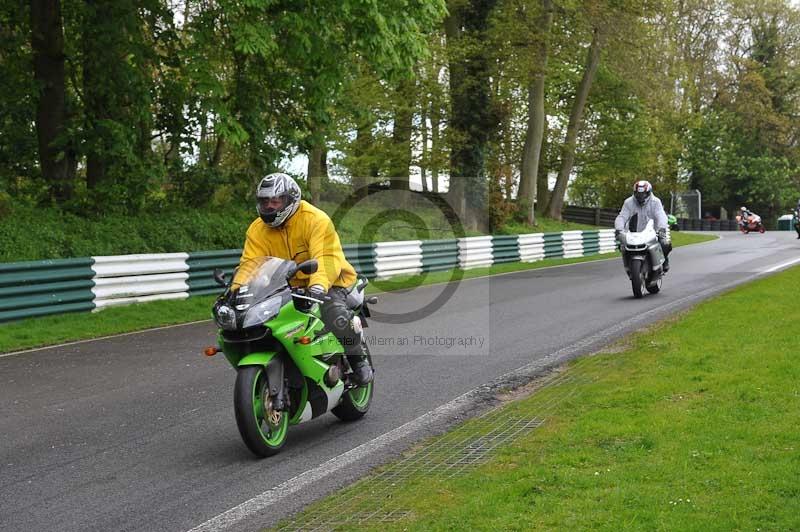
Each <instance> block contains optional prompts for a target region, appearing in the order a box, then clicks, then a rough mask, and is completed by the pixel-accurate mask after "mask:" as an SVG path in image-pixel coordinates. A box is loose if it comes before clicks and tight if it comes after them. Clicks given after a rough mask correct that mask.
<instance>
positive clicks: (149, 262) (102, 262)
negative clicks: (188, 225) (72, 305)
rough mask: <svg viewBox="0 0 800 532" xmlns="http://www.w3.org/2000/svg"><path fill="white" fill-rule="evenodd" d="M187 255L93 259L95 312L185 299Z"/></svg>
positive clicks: (186, 290)
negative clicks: (107, 308) (130, 304)
mask: <svg viewBox="0 0 800 532" xmlns="http://www.w3.org/2000/svg"><path fill="white" fill-rule="evenodd" d="M188 257H189V254H188V253H154V254H147V255H114V256H105V257H93V259H94V261H95V263H94V264H93V265H92V270H94V272H95V276H94V287H93V288H92V293H94V304H95V307H96V308H95V310H99V309H102V308H105V307H109V306H114V305H125V304H128V303H140V302H144V301H154V300H158V299H179V298H185V297H189V285H188V284H187V283H186V280H187V279H188V278H189V273H188V270H189V265H188V264H187V263H186V259H187V258H188Z"/></svg>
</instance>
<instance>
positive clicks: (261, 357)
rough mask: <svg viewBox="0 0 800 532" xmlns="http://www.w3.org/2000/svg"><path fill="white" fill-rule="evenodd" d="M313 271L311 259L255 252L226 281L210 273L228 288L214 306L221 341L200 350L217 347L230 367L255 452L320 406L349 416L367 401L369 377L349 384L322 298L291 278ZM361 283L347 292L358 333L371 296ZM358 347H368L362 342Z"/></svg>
mask: <svg viewBox="0 0 800 532" xmlns="http://www.w3.org/2000/svg"><path fill="white" fill-rule="evenodd" d="M316 271H317V261H316V260H309V261H306V262H303V263H301V264H299V265H298V264H295V262H294V261H291V260H283V259H279V258H276V257H260V258H257V259H253V260H250V261H246V262H245V263H243V264H241V265H240V266H239V267H238V268H237V269H236V271H235V272H234V275H233V277H232V279H231V281H230V283H226V281H225V278H224V275H223V273H222V271H221V270H217V271H215V272H214V279H215V280H216V282H217V283H218V284H220V285H222V286H225V287H226V289H225V292H224V293H223V294H222V295H221V296H220V297H219V298H217V301H216V302H215V304H214V308H213V314H214V320H215V321H216V323H217V325H218V326H219V333H218V335H217V340H218V346H219V347H210V348H208V349H206V355H209V356H210V355H212V354H216V353H217V352H222V353H224V355H225V358H227V360H228V362H230V364H231V365H232V366H233V367H234V368H235V369H236V371H237V375H236V385H235V387H234V398H233V401H234V403H233V404H234V411H235V414H236V424H237V426H238V427H239V433H240V434H241V435H242V439H243V440H244V442H245V444H246V445H247V447H248V448H249V449H250V450H251V451H252V452H253V453H255V454H256V455H258V456H261V457H266V456H271V455H274V454H275V453H277V452H278V451H280V449H281V447H283V445H284V443H285V442H286V436H287V433H288V429H289V427H290V426H291V425H297V424H299V423H303V422H304V421H308V420H310V419H313V418H315V417H317V416H320V415H322V414H324V413H326V412H332V413H333V414H334V415H335V416H337V417H338V418H339V419H342V420H344V421H354V420H356V419H359V418H361V417H363V416H364V414H366V413H367V411H368V410H369V407H370V404H371V402H372V394H373V388H374V384H373V382H370V383H368V384H366V385H363V386H358V385H356V384H355V383H354V382H352V379H351V375H352V369H351V368H350V365H349V364H348V362H347V357H346V356H344V349H343V348H342V345H341V344H340V343H339V341H338V340H337V339H336V337H335V336H334V335H333V333H331V332H330V331H328V330H327V329H326V328H325V325H324V324H323V322H322V319H321V317H320V304H321V303H322V302H323V301H322V300H320V299H315V298H312V297H309V296H308V295H306V293H305V291H304V290H303V289H302V288H292V287H291V286H290V284H289V281H290V280H291V279H292V278H293V277H294V276H295V275H296V274H297V272H303V273H305V274H311V273H314V272H316ZM367 283H368V281H367V279H366V278H365V277H359V279H358V281H357V283H356V285H355V286H353V287H352V289H351V291H350V292H349V294H348V298H347V303H348V306H349V307H350V308H351V309H352V310H353V311H354V315H355V316H354V318H353V326H354V328H355V330H356V331H357V332H360V331H361V328H362V327H363V326H366V318H367V317H369V307H368V303H371V304H374V303H376V302H377V299H376V298H374V297H373V298H369V299H368V298H365V297H364V291H365V289H366V286H367ZM326 297H327V296H326ZM362 342H364V339H363V335H362ZM364 348H365V349H366V350H367V353H369V350H368V348H367V345H366V342H365V343H364ZM368 357H369V361H370V363H372V358H371V357H370V356H369V354H368ZM373 367H374V366H373Z"/></svg>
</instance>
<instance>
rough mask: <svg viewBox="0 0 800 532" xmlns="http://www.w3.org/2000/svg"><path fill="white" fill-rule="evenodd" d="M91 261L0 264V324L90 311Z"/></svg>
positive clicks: (62, 260) (69, 260)
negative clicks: (36, 317)
mask: <svg viewBox="0 0 800 532" xmlns="http://www.w3.org/2000/svg"><path fill="white" fill-rule="evenodd" d="M92 264H94V259H92V258H79V259H54V260H39V261H27V262H10V263H5V264H0V322H4V321H11V320H18V319H22V318H28V317H33V316H46V315H49V314H61V313H64V312H78V311H87V310H92V309H93V308H94V307H95V305H94V303H93V300H94V293H93V292H92V288H93V287H94V285H95V283H94V281H93V280H92V278H93V277H94V271H93V270H92V268H91V266H92Z"/></svg>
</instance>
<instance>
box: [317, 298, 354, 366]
mask: <svg viewBox="0 0 800 532" xmlns="http://www.w3.org/2000/svg"><path fill="white" fill-rule="evenodd" d="M328 297H329V298H330V300H329V301H326V302H325V303H323V304H322V309H321V314H322V322H323V323H324V324H325V327H327V328H328V330H330V331H331V332H332V333H333V334H334V336H336V338H337V339H338V340H339V343H341V344H342V347H344V351H345V353H346V354H347V355H348V356H362V355H363V354H364V352H363V350H362V348H361V335H360V334H359V333H357V332H356V331H355V329H353V316H354V313H353V311H352V310H350V309H349V308H348V307H347V289H346V288H344V287H341V286H332V287H331V288H330V290H328Z"/></svg>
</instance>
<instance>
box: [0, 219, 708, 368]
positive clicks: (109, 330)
mask: <svg viewBox="0 0 800 532" xmlns="http://www.w3.org/2000/svg"><path fill="white" fill-rule="evenodd" d="M713 238H714V237H712V236H709V235H690V234H680V233H674V236H673V242H674V243H675V245H686V244H691V243H696V242H703V241H706V240H711V239H713ZM617 255H618V253H608V254H604V255H593V256H589V257H580V258H574V259H546V260H542V261H538V262H533V263H507V264H498V265H496V266H492V267H489V268H476V269H473V270H467V271H463V272H459V273H458V274H457V275H456V279H458V278H462V279H470V278H473V277H482V276H485V275H495V274H499V273H508V272H513V271H521V270H530V269H536V268H545V267H548V266H557V265H562V264H573V263H577V262H587V261H592V260H598V259H608V258H613V257H615V256H617ZM452 277H453V272H434V273H430V274H428V275H424V276H413V277H398V278H392V279H387V280H383V281H373V282H372V283H371V287H372V290H371V291H372V292H373V293H377V292H382V291H391V290H403V289H409V288H413V287H416V286H420V285H427V284H434V283H442V282H447V281H449V280H450V279H451V278H452ZM213 301H214V297H213V296H199V297H192V298H189V299H184V300H171V301H153V302H150V303H141V304H137V305H128V306H125V307H111V308H108V309H105V310H103V311H101V312H93V313H76V314H63V315H58V316H45V317H42V318H29V319H26V320H20V321H14V322H9V323H3V324H0V353H7V352H10V351H17V350H21V349H29V348H33V347H40V346H46V345H53V344H58V343H62V342H70V341H76V340H85V339H89V338H99V337H102V336H109V335H113V334H120V333H126V332H132V331H138V330H143V329H149V328H152V327H161V326H164V325H174V324H179V323H187V322H191V321H197V320H203V319H210V318H211V310H210V309H211V305H212V303H213Z"/></svg>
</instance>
